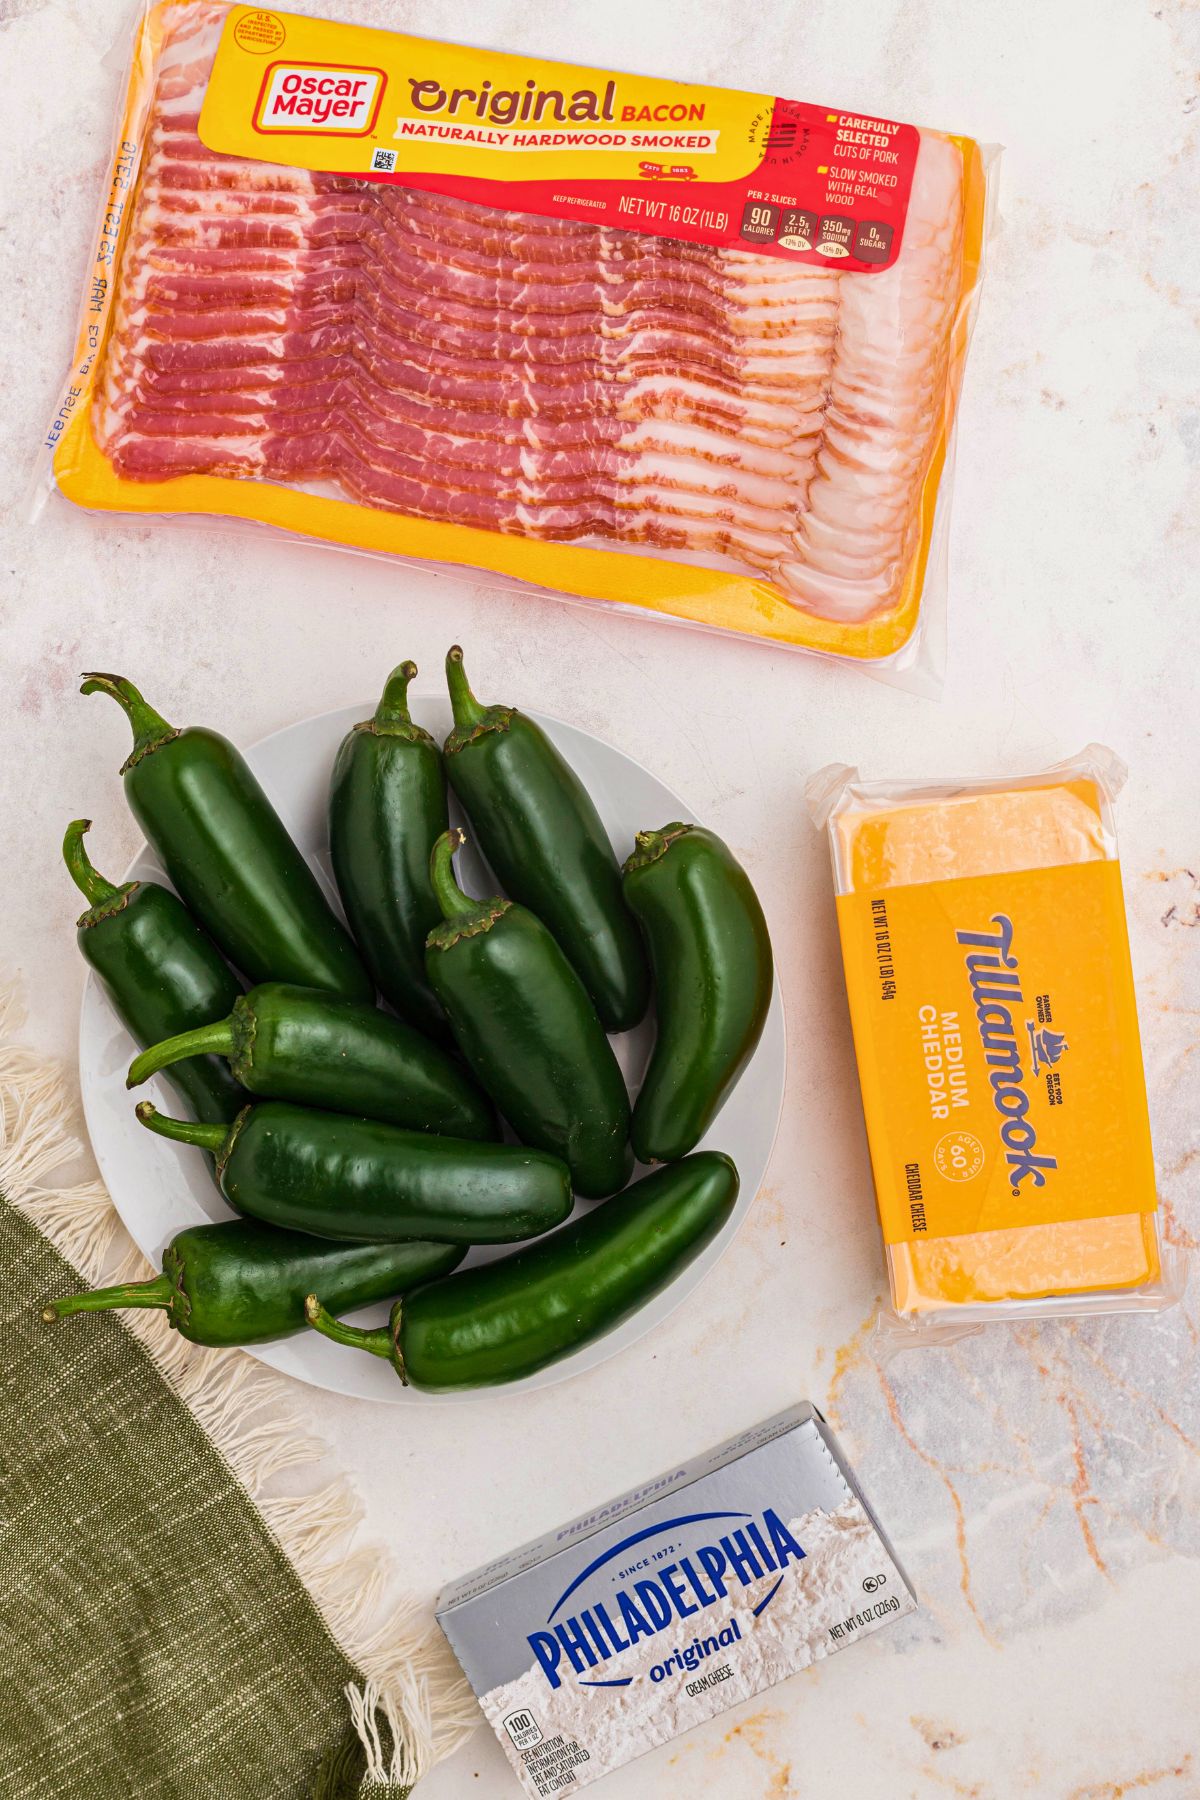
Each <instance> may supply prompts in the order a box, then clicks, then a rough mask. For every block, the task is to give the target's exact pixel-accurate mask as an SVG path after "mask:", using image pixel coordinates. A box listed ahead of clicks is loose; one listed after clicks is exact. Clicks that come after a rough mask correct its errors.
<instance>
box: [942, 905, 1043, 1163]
mask: <svg viewBox="0 0 1200 1800" xmlns="http://www.w3.org/2000/svg"><path fill="white" fill-rule="evenodd" d="M991 923H992V925H993V926H994V927H995V930H994V931H990V932H988V931H959V932H956V933H955V937H956V939H957V941H958V942H959V943H960V944H961V945H963V947H964V948H965V949H968V950H969V951H970V952H971V954H970V955H969V956H968V957H967V958H966V965H967V977H968V979H969V981H970V983H971V1001H972V1004H973V1005H974V1007H975V1017H976V1019H977V1021H978V1023H979V1040H980V1042H981V1044H982V1045H983V1055H984V1061H985V1062H986V1063H987V1065H988V1070H989V1075H988V1080H989V1081H990V1082H991V1086H992V1105H993V1106H994V1107H995V1108H996V1111H997V1112H998V1113H999V1114H1000V1117H1001V1119H1002V1120H1003V1121H1004V1122H1003V1124H1002V1125H1001V1127H1000V1137H1001V1140H1002V1141H1003V1144H1004V1147H1005V1153H1006V1155H1005V1160H1006V1161H1007V1163H1008V1166H1009V1169H1010V1170H1011V1171H1012V1174H1011V1180H1012V1187H1013V1192H1014V1193H1016V1192H1017V1191H1018V1189H1019V1188H1020V1186H1021V1183H1022V1182H1023V1181H1024V1180H1025V1178H1026V1176H1032V1178H1033V1184H1034V1186H1035V1187H1045V1185H1046V1171H1047V1170H1048V1169H1057V1167H1058V1162H1057V1159H1056V1158H1055V1157H1053V1156H1039V1155H1038V1154H1037V1131H1036V1130H1035V1128H1034V1126H1033V1125H1032V1124H1031V1123H1030V1120H1029V1118H1028V1116H1027V1115H1028V1113H1029V1093H1028V1091H1027V1089H1026V1087H1025V1073H1024V1070H1023V1068H1022V1066H1021V1050H1020V1044H1019V1038H1018V1032H1019V1026H1018V1025H1017V1024H1015V1023H1014V1020H1013V1009H1014V1008H1016V1007H1021V1006H1023V1005H1024V996H1023V995H1022V993H1021V973H1020V969H1019V967H1018V964H1017V958H1016V957H1015V956H1013V955H1012V954H1011V951H1012V940H1013V923H1012V920H1011V919H1010V918H1008V917H1007V915H1006V914H1004V913H996V914H995V915H994V916H993V918H992V920H991ZM1022 1035H1023V1034H1022ZM1055 1035H1057V1034H1055ZM1062 1048H1065V1043H1064V1045H1063V1046H1062V1047H1060V1049H1059V1051H1058V1055H1060V1056H1061V1054H1062ZM1035 1059H1036V1049H1035ZM1053 1060H1057V1059H1056V1058H1054V1059H1053Z"/></svg>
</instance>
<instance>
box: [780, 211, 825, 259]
mask: <svg viewBox="0 0 1200 1800" xmlns="http://www.w3.org/2000/svg"><path fill="white" fill-rule="evenodd" d="M816 235H817V215H816V213H815V212H805V211H804V210H803V209H802V208H801V207H799V206H785V207H784V209H783V218H782V219H781V220H780V222H779V237H778V239H777V242H778V243H780V244H781V245H782V246H783V248H784V249H785V250H811V249H812V247H813V239H814V238H815V237H816Z"/></svg>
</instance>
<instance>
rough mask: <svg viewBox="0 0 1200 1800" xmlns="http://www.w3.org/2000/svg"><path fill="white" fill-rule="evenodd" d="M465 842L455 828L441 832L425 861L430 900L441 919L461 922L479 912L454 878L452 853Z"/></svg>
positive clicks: (475, 901) (461, 833)
mask: <svg viewBox="0 0 1200 1800" xmlns="http://www.w3.org/2000/svg"><path fill="white" fill-rule="evenodd" d="M466 841H467V838H466V833H465V832H463V831H460V830H459V828H458V826H457V825H452V826H451V827H450V830H449V831H443V833H442V835H441V837H440V838H439V839H438V841H437V843H436V844H435V845H434V846H433V851H432V853H431V855H430V858H429V880H430V884H431V886H432V888H433V897H434V899H435V900H436V901H437V903H438V905H439V906H440V907H441V909H442V917H443V918H444V919H465V918H466V917H467V915H468V914H469V913H477V912H478V911H479V902H478V900H472V898H471V896H470V895H469V894H464V893H463V891H462V889H461V888H460V887H459V885H458V882H457V881H456V880H455V876H454V852H455V851H456V850H458V849H461V847H462V846H463V844H465V843H466Z"/></svg>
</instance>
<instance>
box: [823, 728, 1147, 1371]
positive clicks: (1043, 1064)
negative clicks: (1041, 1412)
mask: <svg viewBox="0 0 1200 1800" xmlns="http://www.w3.org/2000/svg"><path fill="white" fill-rule="evenodd" d="M1124 779H1125V770H1124V767H1123V765H1122V764H1121V763H1120V762H1119V761H1118V759H1117V758H1116V757H1115V756H1114V755H1113V754H1112V752H1111V751H1109V750H1104V749H1102V748H1101V747H1100V746H1098V745H1095V744H1093V745H1090V746H1089V747H1088V749H1087V750H1085V751H1083V752H1082V754H1081V755H1079V756H1078V757H1076V758H1074V759H1073V760H1072V761H1071V762H1068V763H1063V764H1059V765H1058V766H1057V767H1055V768H1052V769H1048V770H1046V771H1044V772H1043V773H1041V774H1037V775H1030V776H1026V777H1022V778H1018V779H1015V780H995V781H985V780H972V781H954V782H903V781H901V782H863V781H861V780H860V779H859V777H858V772H857V770H854V769H846V768H834V769H830V770H826V771H824V772H823V773H822V774H820V775H818V776H816V777H814V780H813V782H812V783H811V784H810V787H809V800H810V805H811V806H812V810H813V813H814V816H815V817H816V818H817V819H818V821H819V822H820V823H823V824H824V825H825V826H826V827H827V830H828V834H829V840H830V846H831V850H832V854H833V868H834V882H835V887H836V891H837V909H838V925H839V929H840V933H841V942H842V960H843V964H844V967H845V973H846V988H847V992H848V995H849V999H850V1016H851V1021H852V1023H853V1027H854V1047H855V1053H856V1056H857V1059H858V1070H859V1079H860V1082H861V1086H862V1096H863V1109H864V1112H865V1114H866V1120H867V1136H868V1140H869V1143H870V1149H871V1164H872V1169H873V1172H874V1177H875V1194H876V1200H877V1203H878V1207H879V1218H880V1223H881V1225H882V1228H883V1237H884V1244H885V1248H886V1252H887V1263H888V1274H889V1278H890V1282H891V1294H892V1304H893V1309H894V1312H893V1317H892V1320H891V1321H890V1322H885V1330H884V1333H883V1342H884V1344H885V1346H887V1345H891V1346H892V1347H894V1346H896V1345H901V1344H904V1343H906V1342H920V1341H921V1340H922V1339H931V1338H932V1339H934V1340H936V1339H937V1338H939V1337H946V1336H955V1335H959V1334H960V1333H961V1331H962V1330H963V1329H964V1328H969V1327H974V1326H978V1325H980V1324H986V1323H989V1322H992V1321H994V1320H1001V1319H1009V1320H1021V1319H1028V1318H1037V1317H1051V1318H1052V1317H1058V1316H1061V1315H1067V1316H1072V1315H1079V1314H1089V1313H1109V1312H1125V1311H1140V1312H1148V1311H1158V1310H1161V1309H1162V1308H1163V1307H1164V1306H1167V1305H1170V1304H1171V1303H1172V1302H1173V1301H1174V1300H1175V1299H1177V1298H1178V1294H1179V1276H1180V1271H1179V1269H1178V1268H1177V1267H1176V1265H1175V1259H1174V1256H1173V1253H1171V1252H1170V1250H1169V1249H1168V1247H1167V1246H1166V1245H1165V1244H1164V1242H1163V1239H1162V1235H1161V1232H1160V1227H1159V1214H1158V1197H1157V1188H1156V1184H1155V1170H1154V1154H1153V1150H1152V1147H1151V1141H1150V1121H1149V1114H1148V1108H1147V1101H1146V1085H1145V1078H1144V1075H1143V1071H1142V1052H1141V1042H1140V1038H1139V1034H1138V1020H1137V1007H1136V1000H1135V995H1134V988H1133V975H1132V970H1131V966H1130V957H1129V941H1128V936H1127V931H1126V923H1125V906H1124V900H1123V897H1122V888H1121V866H1120V863H1119V861H1118V860H1117V842H1116V830H1115V825H1114V821H1113V801H1114V799H1115V797H1116V794H1117V792H1118V791H1119V789H1120V787H1121V785H1122V784H1123V782H1124Z"/></svg>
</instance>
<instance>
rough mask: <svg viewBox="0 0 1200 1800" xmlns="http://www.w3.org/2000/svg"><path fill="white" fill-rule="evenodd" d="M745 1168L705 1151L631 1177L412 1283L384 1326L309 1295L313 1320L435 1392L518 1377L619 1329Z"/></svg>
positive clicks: (729, 1202) (707, 1223) (708, 1235)
mask: <svg viewBox="0 0 1200 1800" xmlns="http://www.w3.org/2000/svg"><path fill="white" fill-rule="evenodd" d="M737 1192H738V1175H737V1170H736V1168H735V1167H734V1165H733V1163H732V1162H731V1161H730V1159H729V1158H728V1157H727V1156H722V1155H720V1154H719V1153H718V1152H716V1151H713V1150H703V1151H700V1152H699V1153H698V1154H697V1155H695V1156H689V1157H688V1158H687V1160H686V1161H684V1162H679V1163H674V1164H673V1165H672V1166H671V1167H670V1168H669V1169H658V1170H656V1171H655V1172H654V1174H652V1175H647V1176H645V1177H644V1179H643V1180H641V1181H639V1182H636V1183H635V1184H634V1186H633V1187H631V1188H626V1190H625V1192H624V1193H623V1194H618V1195H617V1197H616V1198H615V1199H614V1200H610V1201H609V1202H608V1204H607V1205H606V1206H602V1207H599V1208H597V1209H596V1210H595V1211H593V1212H589V1213H585V1214H583V1215H582V1216H581V1217H580V1218H578V1219H573V1220H572V1221H571V1223H570V1224H569V1225H564V1227H563V1228H562V1230H561V1231H555V1232H553V1233H552V1234H551V1235H550V1236H549V1237H546V1238H542V1239H541V1240H540V1241H539V1242H538V1243H536V1244H530V1245H528V1246H527V1247H526V1248H525V1249H523V1250H518V1251H515V1252H514V1253H512V1254H511V1255H509V1256H502V1257H499V1258H498V1259H497V1260H496V1261H494V1262H490V1263H485V1264H483V1265H482V1266H481V1267H479V1268H474V1269H463V1270H460V1271H459V1273H457V1274H455V1275H446V1276H442V1277H441V1278H440V1279H439V1280H436V1281H431V1282H428V1283H427V1284H425V1285H424V1286H422V1287H417V1288H414V1289H413V1291H412V1292H411V1293H410V1294H408V1295H407V1296H406V1297H405V1298H404V1299H403V1300H400V1301H399V1302H397V1304H396V1305H395V1306H394V1307H393V1308H392V1316H391V1320H390V1323H389V1324H388V1325H386V1326H381V1327H379V1328H378V1329H376V1330H374V1331H370V1330H363V1329H361V1328H360V1327H357V1326H353V1325H344V1324H342V1322H341V1321H340V1320H338V1319H335V1318H333V1317H332V1316H331V1315H330V1313H329V1311H328V1310H327V1309H326V1307H325V1306H324V1304H323V1303H322V1296H321V1295H319V1294H312V1295H310V1296H309V1299H308V1303H307V1306H306V1311H307V1314H308V1321H309V1324H310V1325H313V1326H314V1327H315V1328H316V1329H317V1330H318V1331H321V1332H323V1333H324V1335H325V1336H326V1337H329V1338H333V1339H334V1340H335V1342H337V1343H340V1344H350V1345H353V1346H354V1347H355V1348H357V1349H360V1350H369V1351H370V1352H371V1353H372V1354H373V1355H375V1356H383V1357H386V1358H387V1359H388V1360H389V1361H390V1362H391V1364H392V1366H393V1367H394V1368H395V1370H396V1373H397V1374H398V1375H399V1377H400V1379H401V1381H403V1382H404V1383H405V1385H406V1386H408V1385H411V1386H413V1387H417V1388H425V1389H428V1390H429V1391H431V1392H439V1391H445V1390H448V1389H452V1388H474V1387H489V1386H492V1385H494V1384H496V1383H498V1382H503V1381H519V1380H521V1378H522V1377H523V1376H526V1375H533V1374H535V1373H536V1372H537V1370H538V1369H544V1368H545V1367H546V1366H547V1365H548V1364H549V1363H553V1362H557V1361H558V1360H559V1358H560V1357H564V1356H569V1355H570V1354H571V1352H572V1351H573V1350H578V1349H579V1348H580V1347H581V1346H582V1345H583V1344H589V1343H591V1342H592V1340H593V1339H594V1338H598V1337H602V1336H603V1335H604V1334H605V1333H606V1332H609V1331H612V1330H613V1328H614V1327H615V1326H617V1325H619V1324H620V1323H621V1321H622V1319H627V1318H629V1316H630V1315H631V1314H632V1313H635V1312H636V1311H637V1310H638V1308H639V1307H642V1306H644V1305H645V1304H646V1302H647V1301H648V1300H650V1299H651V1298H652V1297H653V1296H654V1295H655V1294H657V1293H660V1292H661V1291H662V1289H663V1288H665V1287H666V1286H667V1285H668V1283H669V1282H671V1281H673V1280H674V1279H675V1277H676V1276H677V1275H678V1274H679V1273H680V1271H681V1270H682V1269H684V1268H686V1267H687V1265H688V1263H690V1262H692V1261H694V1259H695V1258H696V1257H697V1256H698V1255H699V1254H700V1252H701V1251H702V1250H703V1249H704V1247H705V1246H706V1245H707V1244H709V1243H711V1242H712V1239H713V1238H714V1237H715V1236H716V1234H717V1233H718V1231H720V1229H721V1227H722V1226H723V1225H724V1224H725V1223H726V1221H727V1220H728V1218H729V1217H730V1215H731V1213H732V1211H733V1204H734V1201H735V1200H736V1199H737Z"/></svg>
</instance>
